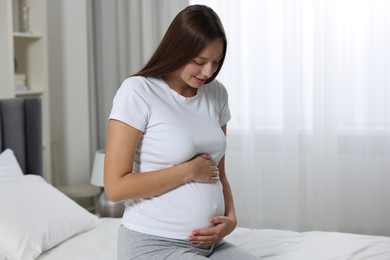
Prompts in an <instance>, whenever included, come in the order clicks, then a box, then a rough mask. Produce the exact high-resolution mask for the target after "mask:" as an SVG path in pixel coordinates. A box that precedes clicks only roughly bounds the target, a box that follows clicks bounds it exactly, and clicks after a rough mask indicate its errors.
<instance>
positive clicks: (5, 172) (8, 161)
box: [0, 149, 23, 181]
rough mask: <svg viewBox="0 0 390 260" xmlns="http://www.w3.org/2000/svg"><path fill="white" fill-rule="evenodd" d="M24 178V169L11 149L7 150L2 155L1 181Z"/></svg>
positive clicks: (0, 159) (0, 166) (0, 161)
mask: <svg viewBox="0 0 390 260" xmlns="http://www.w3.org/2000/svg"><path fill="white" fill-rule="evenodd" d="M20 176H23V172H22V169H21V168H20V166H19V163H18V161H17V160H16V157H15V155H14V152H13V151H12V150H11V149H5V150H4V151H3V152H2V153H1V154H0V181H4V180H10V179H13V178H16V177H20Z"/></svg>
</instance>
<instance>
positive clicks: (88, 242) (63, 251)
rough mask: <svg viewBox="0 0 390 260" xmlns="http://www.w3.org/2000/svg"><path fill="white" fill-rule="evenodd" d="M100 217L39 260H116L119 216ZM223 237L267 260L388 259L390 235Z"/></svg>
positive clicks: (241, 233)
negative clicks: (89, 226) (88, 228)
mask: <svg viewBox="0 0 390 260" xmlns="http://www.w3.org/2000/svg"><path fill="white" fill-rule="evenodd" d="M102 220H103V221H102V223H101V224H99V225H98V226H97V227H96V228H94V229H93V230H90V231H88V232H86V233H83V234H80V235H78V236H75V237H73V238H71V239H69V240H67V241H65V242H64V243H62V244H60V245H58V246H57V247H55V248H53V249H51V250H49V251H47V252H45V253H43V254H42V255H41V256H40V257H39V258H38V260H68V259H72V260H89V259H91V260H110V259H112V260H114V259H116V244H117V232H118V228H119V225H120V219H114V218H103V219H102ZM226 240H227V241H229V242H231V243H234V244H236V245H238V246H241V247H242V248H244V249H246V250H248V251H250V252H252V253H253V254H255V255H257V256H259V258H261V259H268V260H283V259H289V260H330V259H338V260H342V259H354V260H358V259H373V260H390V237H384V236H367V235H356V234H346V233H336V232H319V231H312V232H301V233H300V232H294V231H285V230H272V229H247V228H237V229H236V230H235V231H234V232H233V233H232V234H230V235H229V236H227V237H226ZM243 260H244V259H243Z"/></svg>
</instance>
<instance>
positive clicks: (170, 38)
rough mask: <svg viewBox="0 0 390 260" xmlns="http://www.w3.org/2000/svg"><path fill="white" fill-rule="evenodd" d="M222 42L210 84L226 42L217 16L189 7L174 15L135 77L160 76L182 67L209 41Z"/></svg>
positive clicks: (208, 10) (206, 7)
mask: <svg viewBox="0 0 390 260" xmlns="http://www.w3.org/2000/svg"><path fill="white" fill-rule="evenodd" d="M216 39H221V40H222V41H223V54H222V58H221V60H220V63H219V67H218V69H217V70H216V72H215V73H214V75H213V76H212V77H210V78H209V79H208V81H207V83H208V82H210V81H212V80H213V79H214V78H215V77H216V76H217V75H218V73H219V71H220V69H221V67H222V65H223V62H224V60H225V55H226V49H227V40H226V35H225V30H224V28H223V25H222V23H221V20H220V19H219V17H218V15H217V14H216V13H215V12H214V10H213V9H211V8H210V7H208V6H205V5H190V6H187V7H186V8H185V9H183V10H182V11H181V12H180V13H178V14H177V15H176V17H175V18H174V19H173V21H172V23H171V24H170V26H169V28H168V30H167V32H166V33H165V35H164V37H163V39H162V40H161V43H160V45H159V46H158V47H157V49H156V51H155V52H154V54H153V55H152V57H151V58H150V60H149V61H148V63H147V64H146V65H145V67H143V68H142V69H141V70H140V71H139V72H137V73H136V74H134V75H135V76H164V75H166V74H169V73H171V72H174V71H176V70H177V69H179V68H181V67H183V66H184V65H186V64H187V63H188V62H189V61H191V60H192V59H193V58H195V57H196V56H197V55H198V54H199V53H200V52H201V51H202V50H203V49H204V48H205V47H206V46H207V45H208V44H209V43H210V42H211V41H213V40H216Z"/></svg>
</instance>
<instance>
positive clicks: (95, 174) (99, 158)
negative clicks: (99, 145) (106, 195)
mask: <svg viewBox="0 0 390 260" xmlns="http://www.w3.org/2000/svg"><path fill="white" fill-rule="evenodd" d="M104 155H105V150H97V151H96V153H95V160H94V161H93V167H92V175H91V184H92V185H95V186H98V187H103V186H104Z"/></svg>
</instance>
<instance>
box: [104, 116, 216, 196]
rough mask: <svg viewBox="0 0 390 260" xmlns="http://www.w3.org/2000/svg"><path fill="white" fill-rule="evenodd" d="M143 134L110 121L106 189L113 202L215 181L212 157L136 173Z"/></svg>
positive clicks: (105, 169) (118, 122) (105, 175)
mask: <svg viewBox="0 0 390 260" xmlns="http://www.w3.org/2000/svg"><path fill="white" fill-rule="evenodd" d="M141 136H142V132H141V131H139V130H138V129H136V128H134V127H131V126H130V125H127V124H125V123H123V122H121V121H118V120H112V119H111V120H110V121H109V125H108V138H107V146H106V154H105V162H104V189H105V192H106V194H107V196H108V198H109V199H110V200H112V201H119V200H124V199H134V198H149V197H152V196H156V195H159V194H162V193H164V192H167V191H169V190H171V189H173V188H175V187H177V186H180V185H182V184H184V183H186V182H189V181H199V182H215V181H217V178H215V176H213V172H214V171H213V170H214V168H213V167H215V166H213V165H212V163H213V162H212V160H211V158H210V157H209V156H208V155H205V154H202V155H199V156H196V157H195V158H193V159H192V160H190V161H187V162H185V163H182V164H179V165H177V166H174V167H171V168H167V169H163V170H158V171H152V172H145V173H132V170H133V161H134V156H135V153H136V150H137V146H138V143H139V141H140V138H141Z"/></svg>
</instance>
